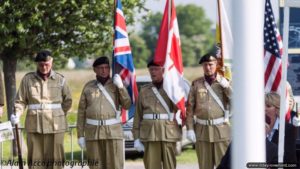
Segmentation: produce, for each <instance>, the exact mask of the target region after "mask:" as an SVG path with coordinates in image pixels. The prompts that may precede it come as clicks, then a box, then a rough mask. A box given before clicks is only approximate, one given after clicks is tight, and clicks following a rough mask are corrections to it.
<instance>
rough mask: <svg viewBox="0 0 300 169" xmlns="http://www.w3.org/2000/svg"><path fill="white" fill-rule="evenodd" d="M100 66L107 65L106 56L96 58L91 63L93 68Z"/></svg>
mask: <svg viewBox="0 0 300 169" xmlns="http://www.w3.org/2000/svg"><path fill="white" fill-rule="evenodd" d="M102 64H108V65H109V59H108V57H106V56H101V57H99V58H97V59H96V60H95V61H94V63H93V67H96V66H98V65H102Z"/></svg>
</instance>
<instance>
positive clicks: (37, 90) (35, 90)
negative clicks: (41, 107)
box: [29, 85, 41, 99]
mask: <svg viewBox="0 0 300 169" xmlns="http://www.w3.org/2000/svg"><path fill="white" fill-rule="evenodd" d="M29 90H30V94H31V96H32V97H33V98H36V99H39V97H40V95H41V87H40V86H39V85H34V86H31V87H30V89H29Z"/></svg>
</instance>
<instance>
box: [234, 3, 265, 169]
mask: <svg viewBox="0 0 300 169" xmlns="http://www.w3.org/2000/svg"><path fill="white" fill-rule="evenodd" d="M231 5H232V8H231V9H232V11H233V15H232V16H233V20H234V22H233V32H234V35H233V42H234V49H233V50H234V53H233V66H234V70H237V71H235V72H234V73H233V80H232V81H233V91H234V92H233V104H232V105H233V106H232V107H233V114H234V116H233V141H232V143H233V147H232V148H233V149H232V154H233V155H232V157H233V161H232V164H233V165H232V166H233V168H234V169H240V168H246V166H247V163H249V162H265V157H266V156H265V139H266V136H265V120H264V116H265V115H264V77H263V76H264V74H263V73H262V72H264V65H263V52H262V51H263V22H264V18H263V17H264V8H263V7H264V2H263V1H261V0H252V1H249V0H239V1H234V3H232V4H231ZM253 9H256V12H254V13H253ZM253 35H255V36H253ZM253 49H255V50H253Z"/></svg>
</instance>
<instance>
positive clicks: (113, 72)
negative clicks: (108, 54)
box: [111, 0, 117, 76]
mask: <svg viewBox="0 0 300 169" xmlns="http://www.w3.org/2000/svg"><path fill="white" fill-rule="evenodd" d="M116 1H117V0H114V6H113V15H112V16H113V38H112V44H113V52H112V59H111V62H112V76H113V75H114V74H115V73H116V62H115V55H114V47H115V42H114V39H115V37H114V36H115V22H116V6H117V5H116Z"/></svg>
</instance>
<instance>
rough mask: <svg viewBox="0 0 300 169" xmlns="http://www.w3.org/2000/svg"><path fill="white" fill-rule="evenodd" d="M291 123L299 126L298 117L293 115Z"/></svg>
mask: <svg viewBox="0 0 300 169" xmlns="http://www.w3.org/2000/svg"><path fill="white" fill-rule="evenodd" d="M293 125H294V126H295V127H299V126H300V118H298V117H296V116H294V117H293Z"/></svg>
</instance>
